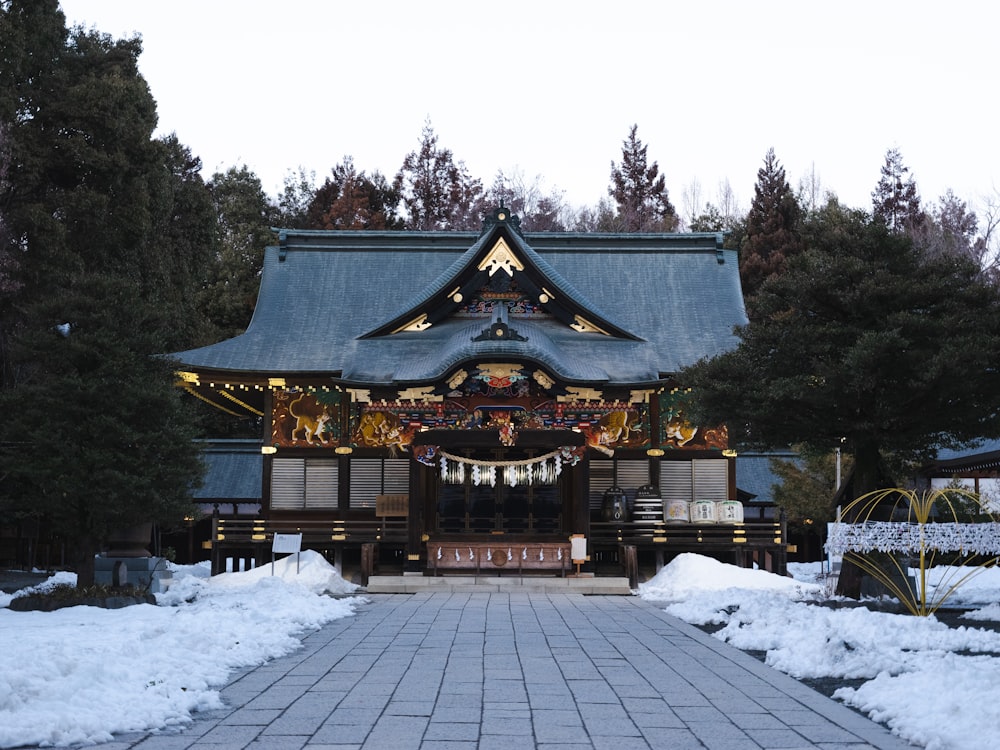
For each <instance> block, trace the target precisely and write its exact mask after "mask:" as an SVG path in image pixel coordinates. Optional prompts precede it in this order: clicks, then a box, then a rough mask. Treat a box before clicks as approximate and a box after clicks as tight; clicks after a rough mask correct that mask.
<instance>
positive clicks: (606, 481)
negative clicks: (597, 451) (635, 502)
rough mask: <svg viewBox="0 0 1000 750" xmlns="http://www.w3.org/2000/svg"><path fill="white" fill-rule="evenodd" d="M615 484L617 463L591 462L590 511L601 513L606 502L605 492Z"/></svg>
mask: <svg viewBox="0 0 1000 750" xmlns="http://www.w3.org/2000/svg"><path fill="white" fill-rule="evenodd" d="M614 483H615V462H614V461H599V460H591V462H590V509H591V510H596V511H600V510H601V505H602V504H603V502H604V491H605V490H607V489H609V488H611V487H613V486H614Z"/></svg>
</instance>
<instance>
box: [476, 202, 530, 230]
mask: <svg viewBox="0 0 1000 750" xmlns="http://www.w3.org/2000/svg"><path fill="white" fill-rule="evenodd" d="M498 224H503V225H504V226H506V227H510V228H511V229H513V230H514V231H515V232H517V233H518V234H519V235H521V237H524V233H523V232H522V231H521V217H520V216H516V215H515V214H512V213H511V212H510V209H509V208H507V207H506V206H504V204H503V201H502V200H501V201H500V206H499V207H498V208H494V209H493V210H492V211H490V212H489V213H488V214H486V216H485V217H483V228H482V231H480V232H479V236H480V237H482V236H483V235H484V234H486V233H487V232H489V231H490V230H491V229H493V227H495V226H497V225H498Z"/></svg>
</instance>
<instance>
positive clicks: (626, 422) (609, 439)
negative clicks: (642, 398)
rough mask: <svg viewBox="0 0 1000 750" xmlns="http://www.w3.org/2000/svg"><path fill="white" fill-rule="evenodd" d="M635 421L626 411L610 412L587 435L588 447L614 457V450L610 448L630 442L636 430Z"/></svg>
mask: <svg viewBox="0 0 1000 750" xmlns="http://www.w3.org/2000/svg"><path fill="white" fill-rule="evenodd" d="M635 419H636V417H635V416H634V415H632V414H629V413H628V412H627V411H625V410H621V411H612V412H608V413H607V414H605V415H604V416H603V417H601V418H600V419H599V420H598V421H597V425H596V426H595V427H592V428H591V429H590V431H589V432H588V433H587V445H589V446H590V447H591V448H594V449H596V450H599V451H601V453H605V454H607V455H609V456H610V455H613V454H614V450H613V449H612V448H610V447H609V446H613V445H619V444H621V443H623V442H625V441H626V440H628V438H629V435H631V434H632V431H633V430H635V429H636V423H635V421H634V420H635Z"/></svg>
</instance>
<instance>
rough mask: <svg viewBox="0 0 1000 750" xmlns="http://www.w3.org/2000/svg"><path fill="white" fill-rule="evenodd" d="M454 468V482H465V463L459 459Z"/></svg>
mask: <svg viewBox="0 0 1000 750" xmlns="http://www.w3.org/2000/svg"><path fill="white" fill-rule="evenodd" d="M455 469H456V472H455V484H465V464H463V463H462V462H461V461H459V462H458V465H456V466H455Z"/></svg>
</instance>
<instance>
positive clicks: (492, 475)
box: [173, 207, 786, 580]
mask: <svg viewBox="0 0 1000 750" xmlns="http://www.w3.org/2000/svg"><path fill="white" fill-rule="evenodd" d="M746 322H747V321H746V313H745V309H744V304H743V295H742V291H741V287H740V278H739V268H738V259H737V254H736V251H734V250H728V249H725V248H723V247H722V235H721V234H714V233H692V234H596V233H555V232H544V233H526V232H523V231H522V230H521V228H520V222H519V220H518V218H517V217H516V216H512V215H510V213H509V211H508V210H507V209H505V208H503V207H501V208H499V209H496V210H494V211H493V212H492V213H491V215H490V216H489V217H488V218H487V219H486V221H485V222H484V225H483V228H482V231H481V232H479V233H478V234H477V233H474V232H441V231H433V232H414V231H399V232H391V231H306V230H301V231H300V230H281V231H280V232H279V235H278V244H277V245H276V246H274V247H269V248H267V250H266V252H265V257H264V268H263V275H262V278H261V285H260V293H259V297H258V301H257V306H256V309H255V311H254V315H253V319H252V320H251V322H250V325H249V327H248V328H247V330H246V332H245V333H243V334H242V335H239V336H236V337H235V338H232V339H228V340H225V341H221V342H219V343H217V344H213V345H211V346H206V347H203V348H200V349H193V350H190V351H185V352H180V353H177V354H175V355H173V356H174V357H175V358H176V359H177V360H178V362H179V364H178V376H179V380H178V383H179V385H180V386H181V387H183V388H184V389H186V390H187V391H188V392H189V393H191V394H193V395H194V396H195V397H197V398H199V399H201V400H202V401H204V402H207V403H210V404H212V405H213V406H215V407H217V408H219V409H223V410H225V411H228V412H231V413H234V414H240V415H253V416H256V417H258V418H260V420H261V423H262V436H261V447H260V450H261V453H262V454H263V455H262V457H261V460H262V462H263V471H262V472H261V477H262V486H261V493H260V511H259V513H256V514H255V515H254V516H253V517H246V516H243V517H241V516H239V515H238V514H237V515H227V514H226V513H224V512H222V513H219V512H216V518H215V520H214V526H213V531H212V547H213V552H212V554H213V562H214V565H215V567H216V569H219V566H221V565H222V562H221V560H222V559H223V558H224V557H225V556H227V555H233V554H252V555H254V556H255V557H257V558H258V560H261V559H270V554H271V552H270V550H271V547H270V544H271V542H272V540H273V538H274V535H275V534H286V533H287V534H292V533H301V534H302V544H303V547H309V548H313V549H317V550H320V551H322V552H323V553H324V554H326V555H328V556H329V558H330V559H331V560H335V561H336V562H337V563H338V564H340V563H341V562H343V561H344V560H348V561H354V560H357V561H358V562H359V564H360V567H361V569H362V571H363V575H364V577H365V579H366V580H367V578H368V577H369V576H372V575H379V574H381V573H383V572H386V571H393V572H400V573H402V572H406V573H409V574H417V573H423V574H424V575H450V574H456V573H460V572H461V573H465V574H477V575H486V574H490V575H507V574H520V575H525V574H533V575H539V574H545V575H549V574H555V575H559V576H565V575H567V574H575V573H578V572H583V573H585V572H587V571H589V572H590V573H591V575H597V576H600V575H605V574H607V575H613V574H616V575H621V574H622V572H623V571H624V572H625V573H627V574H628V575H629V576H630V577H632V576H633V575H634V572H635V571H634V566H635V565H636V561H637V560H639V561H642V560H647V561H654V560H655V562H656V564H657V565H661V564H662V563H663V560H665V559H668V558H669V557H671V556H672V555H673V554H676V553H677V552H681V551H704V552H705V553H706V554H714V555H716V556H717V557H719V558H720V559H723V560H725V561H728V562H734V563H736V564H739V565H752V564H756V565H759V566H760V567H762V568H766V569H768V570H774V571H775V572H782V573H783V572H784V567H785V559H786V557H785V554H786V545H785V544H784V542H785V539H784V529H783V525H782V524H781V523H780V522H778V521H776V520H775V518H774V513H773V508H771V509H770V511H772V512H769V513H767V514H765V513H763V512H759V513H758V512H757V511H756V510H754V509H753V507H752V503H749V502H741V500H742V501H747V500H749V498H748V497H746V496H745V495H741V493H740V492H739V491H738V490H737V476H736V456H735V453H734V452H733V451H731V450H730V445H729V439H728V435H727V431H726V427H725V426H724V425H700V424H692V423H691V422H690V421H689V420H688V419H687V417H686V408H687V406H688V404H689V402H690V399H691V398H694V397H696V395H697V394H693V393H691V392H690V390H689V389H687V388H685V386H684V383H682V382H679V381H678V380H677V379H676V377H675V376H676V374H677V373H678V372H680V371H681V370H682V369H683V368H684V367H686V366H687V365H690V364H692V363H694V362H696V361H697V360H699V359H701V358H702V357H711V356H713V355H716V354H718V353H720V352H723V351H726V350H728V349H731V348H732V347H734V346H735V345H736V343H737V339H736V337H735V335H734V328H735V327H736V326H739V325H743V324H745V323H746ZM232 507H235V506H232ZM630 567H631V568H632V570H630Z"/></svg>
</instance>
